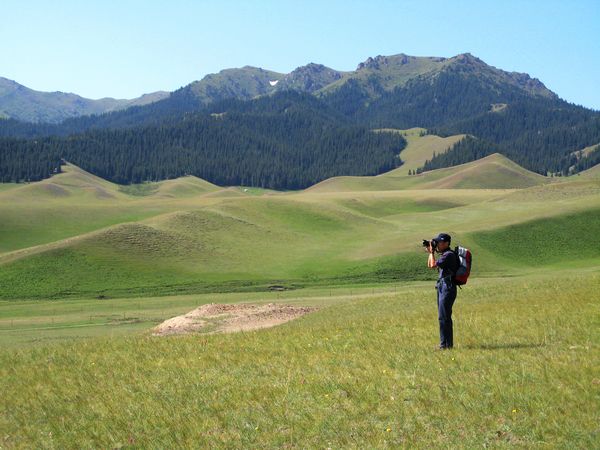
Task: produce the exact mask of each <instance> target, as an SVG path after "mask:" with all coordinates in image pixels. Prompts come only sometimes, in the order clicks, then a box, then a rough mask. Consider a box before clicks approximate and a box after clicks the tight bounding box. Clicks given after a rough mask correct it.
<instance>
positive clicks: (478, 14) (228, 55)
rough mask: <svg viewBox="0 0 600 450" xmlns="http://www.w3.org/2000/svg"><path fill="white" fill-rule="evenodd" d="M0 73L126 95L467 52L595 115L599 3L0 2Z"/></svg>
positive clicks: (45, 85) (61, 87) (36, 85)
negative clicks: (253, 70)
mask: <svg viewBox="0 0 600 450" xmlns="http://www.w3.org/2000/svg"><path fill="white" fill-rule="evenodd" d="M0 12H1V14H2V18H1V20H0V23H1V25H0V42H1V46H0V76H3V77H6V78H10V79H13V80H15V81H17V82H19V83H21V84H24V85H26V86H28V87H30V88H32V89H36V90H41V91H64V92H75V93H77V94H80V95H83V96H84V97H89V98H100V97H106V96H110V97H117V98H132V97H137V96H139V95H141V94H142V93H146V92H152V91H157V90H168V91H172V90H174V89H176V88H178V87H181V86H183V85H186V84H188V83H190V82H191V81H193V80H197V79H200V78H202V77H203V76H204V75H206V74H208V73H213V72H218V71H219V70H221V69H225V68H229V67H241V66H244V65H252V66H259V67H263V68H268V69H272V70H276V71H280V72H289V71H291V70H293V69H294V68H296V67H297V66H301V65H304V64H307V63H309V62H315V63H321V64H325V65H327V66H329V67H332V68H334V69H338V70H353V69H355V68H356V65H357V64H358V63H359V62H361V61H363V60H365V59H366V58H367V57H369V56H376V55H379V54H381V55H392V54H397V53H406V54H409V55H415V56H446V57H449V56H454V55H456V54H459V53H464V52H470V53H472V54H474V55H475V56H477V57H479V58H481V59H483V60H484V61H485V62H487V63H488V64H490V65H493V66H496V67H498V68H501V69H504V70H509V71H519V72H527V73H529V74H530V75H531V76H532V77H536V78H539V79H540V80H541V81H542V82H543V83H545V84H546V86H547V87H548V88H550V89H552V90H553V91H554V92H556V93H557V94H558V95H559V96H561V97H562V98H564V99H566V100H568V101H570V102H573V103H577V104H582V105H584V106H588V107H592V108H595V109H600V0H563V1H555V0H544V1H537V0H530V1H528V0H519V1H512V0H491V1H486V0H478V1H460V0H440V1H426V0H421V1H377V0H370V1H352V0H341V1H338V0H334V1H327V0H321V1H296V2H288V1H245V2H243V1H226V0H219V1H184V0H164V1H153V0H144V1H137V0H119V1H111V0H102V1H61V0H56V1H28V0H19V1H14V0H0Z"/></svg>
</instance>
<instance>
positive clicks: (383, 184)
mask: <svg viewBox="0 0 600 450" xmlns="http://www.w3.org/2000/svg"><path fill="white" fill-rule="evenodd" d="M421 139H425V137H424V138H421ZM439 139H440V138H438V139H436V140H433V146H434V148H443V147H441V145H440V144H441V143H440V142H439ZM446 139H449V140H450V138H446ZM458 139H459V137H456V140H458ZM452 140H454V139H452ZM452 140H451V141H452ZM429 141H432V140H431V139H430V140H429ZM446 143H447V144H448V145H451V143H450V142H448V141H446ZM414 147H415V146H412V147H411V144H410V143H409V145H408V146H407V150H410V151H412V152H413V153H412V154H411V157H410V158H408V163H407V165H409V166H410V167H413V166H414V165H415V164H418V162H417V161H418V160H419V159H421V158H423V156H422V155H423V154H427V153H429V152H432V150H430V148H428V147H426V146H424V147H423V150H424V151H421V152H417V151H415V150H413V149H414ZM403 155H404V152H402V153H401V154H400V157H401V158H402V157H403ZM407 172H408V170H407V169H406V170H405V169H404V165H403V166H401V167H400V168H398V169H395V170H392V171H390V172H386V173H384V174H381V175H378V176H374V177H333V178H329V179H327V180H325V181H322V182H320V183H317V184H315V185H314V186H311V187H310V188H308V189H307V191H311V192H336V191H337V192H344V191H367V190H373V191H387V190H398V189H522V188H526V187H532V186H537V185H540V184H544V183H548V182H549V181H550V179H549V178H547V177H544V176H541V175H538V174H536V173H533V172H530V171H528V170H526V169H524V168H522V167H521V166H519V165H518V164H515V163H514V162H512V161H511V160H509V159H508V158H506V157H505V156H502V155H500V154H493V155H490V156H487V157H485V158H482V159H480V160H478V161H473V162H470V163H466V164H461V165H458V166H454V167H448V168H445V169H437V170H431V171H428V172H423V173H420V174H418V175H408V174H407Z"/></svg>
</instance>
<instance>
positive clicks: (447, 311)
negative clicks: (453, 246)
mask: <svg viewBox="0 0 600 450" xmlns="http://www.w3.org/2000/svg"><path fill="white" fill-rule="evenodd" d="M434 240H435V241H437V247H435V246H434V245H433V241H434ZM451 241H452V238H451V237H450V235H448V234H446V233H440V234H439V235H438V236H437V237H436V238H434V239H432V242H430V244H429V247H428V248H427V251H428V252H429V259H428V260H427V267H429V268H430V269H436V268H437V269H438V270H439V273H440V275H439V278H438V281H437V283H436V288H437V303H438V320H439V322H440V346H439V349H440V350H445V349H449V348H452V347H453V345H454V342H453V336H452V305H453V304H454V300H456V284H455V283H454V275H455V274H456V271H457V270H458V267H459V261H458V258H457V257H456V254H455V253H454V252H453V251H452V250H450V242H451ZM436 251H437V252H438V253H440V254H441V256H440V257H439V259H438V260H437V261H436V259H435V252H436Z"/></svg>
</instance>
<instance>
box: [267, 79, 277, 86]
mask: <svg viewBox="0 0 600 450" xmlns="http://www.w3.org/2000/svg"><path fill="white" fill-rule="evenodd" d="M277 83H279V80H274V81H269V84H270V85H271V86H275V85H276V84H277Z"/></svg>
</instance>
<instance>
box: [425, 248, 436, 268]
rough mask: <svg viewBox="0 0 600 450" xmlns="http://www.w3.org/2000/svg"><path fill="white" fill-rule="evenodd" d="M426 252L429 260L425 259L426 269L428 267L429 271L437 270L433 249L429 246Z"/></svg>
mask: <svg viewBox="0 0 600 450" xmlns="http://www.w3.org/2000/svg"><path fill="white" fill-rule="evenodd" d="M427 251H428V252H429V258H427V267H429V268H430V269H435V268H437V265H436V260H435V256H434V251H433V248H432V247H431V245H429V248H427Z"/></svg>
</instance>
